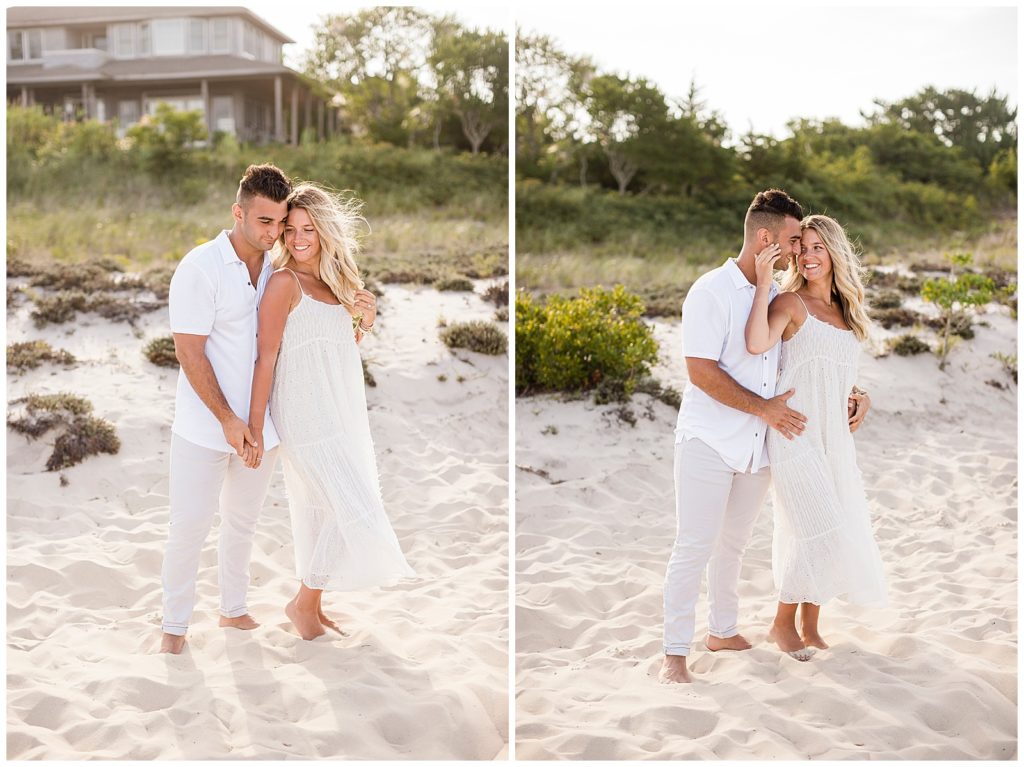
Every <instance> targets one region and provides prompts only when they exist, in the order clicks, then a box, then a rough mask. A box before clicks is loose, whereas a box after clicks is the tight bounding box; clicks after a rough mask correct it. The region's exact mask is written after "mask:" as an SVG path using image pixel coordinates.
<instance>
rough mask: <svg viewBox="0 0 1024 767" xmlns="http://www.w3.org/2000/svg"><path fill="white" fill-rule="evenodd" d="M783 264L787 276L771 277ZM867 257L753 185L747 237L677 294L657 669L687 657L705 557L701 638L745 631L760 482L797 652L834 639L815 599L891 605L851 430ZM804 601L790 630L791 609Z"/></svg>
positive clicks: (683, 673) (674, 677)
mask: <svg viewBox="0 0 1024 767" xmlns="http://www.w3.org/2000/svg"><path fill="white" fill-rule="evenodd" d="M776 269H780V270H784V273H783V277H782V284H781V290H780V289H779V287H778V286H777V285H776V283H775V281H774V280H773V272H774V270H776ZM860 270H861V266H860V263H859V261H858V259H857V256H856V253H855V251H854V249H853V247H852V245H851V243H850V241H849V240H848V238H847V236H846V233H845V231H844V230H843V228H842V226H840V225H839V224H838V223H837V222H836V221H835V220H833V219H831V218H829V217H827V216H822V215H811V216H807V217H804V215H803V210H802V208H801V207H800V205H799V204H798V203H797V202H796V201H795V200H794V199H793V198H792V197H790V196H789V195H788V194H786V193H785V192H783V191H781V190H778V189H770V190H767V191H764V192H760V193H759V194H758V195H757V196H756V197H755V198H754V200H753V202H752V203H751V205H750V207H749V209H748V210H747V214H746V218H745V220H744V240H743V249H742V250H741V252H740V254H739V256H738V257H736V258H735V259H729V260H728V261H726V262H725V264H723V265H722V266H720V267H718V268H716V269H713V270H712V271H710V272H708V273H707V274H704V275H702V276H701V277H700V279H698V280H697V281H696V282H695V283H694V285H693V287H692V288H691V289H690V291H689V293H688V294H687V297H686V300H685V302H684V304H683V355H684V356H685V357H686V367H687V372H688V374H689V383H688V384H687V386H686V390H685V393H684V395H683V401H682V405H681V407H680V410H679V419H678V423H677V427H676V445H675V461H674V476H675V495H676V521H677V529H676V539H675V543H674V545H673V547H672V555H671V558H670V560H669V563H668V568H667V571H666V575H665V591H664V611H665V627H664V651H665V658H664V662H663V665H662V669H661V672H660V675H659V678H660V680H661V681H662V682H665V683H672V682H690V681H692V677H691V675H690V671H689V670H688V669H687V666H686V659H687V657H688V656H689V654H690V650H691V645H692V642H693V635H694V624H695V611H696V603H697V597H698V595H699V592H700V585H701V580H702V576H703V573H704V571H705V568H706V570H707V575H708V596H709V608H710V615H709V620H708V636H707V638H706V640H705V646H706V647H707V649H708V650H710V651H717V650H746V649H749V648H750V647H751V644H750V643H749V642H748V641H747V640H746V639H745V638H744V637H743V636H742V635H741V634H740V633H739V596H738V592H737V589H738V585H739V577H740V565H741V559H742V555H743V550H744V549H745V548H746V545H747V542H748V541H749V539H750V535H751V532H752V530H753V527H754V522H755V520H756V518H757V514H758V512H759V511H760V508H761V504H762V502H763V500H764V497H765V495H766V494H767V492H768V489H769V485H770V486H771V489H772V494H773V507H774V514H775V520H774V527H775V529H774V535H773V541H772V573H773V576H774V580H775V588H776V591H777V593H778V605H777V608H776V615H775V619H774V621H773V623H772V626H771V629H770V630H769V633H768V637H769V639H770V640H771V641H773V642H775V644H776V645H778V647H779V648H780V649H781V650H782V651H783V652H785V653H787V654H788V655H789V656H791V657H793V658H795V659H796V660H799V661H807V660H810V659H811V657H813V655H814V653H815V651H816V649H826V648H827V647H828V644H827V643H826V642H825V641H824V640H823V639H822V637H821V634H820V632H819V627H818V620H819V615H820V610H821V606H822V605H823V604H825V603H826V602H828V601H829V600H831V599H833V598H835V597H841V598H843V599H845V600H846V601H848V602H851V603H854V604H860V605H870V606H881V605H884V604H885V603H886V585H885V574H884V570H883V567H882V561H881V557H880V555H879V551H878V546H877V544H876V543H875V540H874V536H873V534H872V530H871V519H870V516H869V513H868V508H867V500H866V498H865V494H864V487H863V483H862V480H861V474H860V471H859V469H858V468H857V457H856V451H855V447H854V442H853V436H852V433H853V432H854V431H856V430H857V428H858V427H859V426H860V424H862V423H863V422H864V417H865V416H866V414H867V412H868V409H869V408H870V399H869V398H868V396H867V394H866V392H864V391H863V390H861V389H859V388H858V387H857V386H856V385H855V383H856V380H855V379H856V375H857V356H858V353H859V349H860V343H861V342H862V341H863V340H864V339H865V338H866V337H867V329H868V324H869V320H868V317H867V312H866V307H865V305H864V288H863V284H862V282H861V278H860ZM798 610H799V623H800V626H799V628H798V627H797V614H798Z"/></svg>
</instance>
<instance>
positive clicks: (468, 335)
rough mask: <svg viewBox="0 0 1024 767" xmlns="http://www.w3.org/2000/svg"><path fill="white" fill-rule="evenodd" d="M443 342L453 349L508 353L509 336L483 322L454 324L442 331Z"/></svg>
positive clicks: (474, 321)
mask: <svg viewBox="0 0 1024 767" xmlns="http://www.w3.org/2000/svg"><path fill="white" fill-rule="evenodd" d="M441 340H442V341H443V342H444V344H445V346H447V347H449V348H451V349H455V348H459V349H469V350H470V351H473V352H479V353H481V354H505V353H507V352H508V336H506V335H505V333H504V332H503V331H502V330H501V328H499V327H497V326H496V325H492V324H491V323H489V322H484V321H482V320H473V321H471V322H453V323H451V324H450V325H448V326H447V327H445V328H443V329H442V330H441Z"/></svg>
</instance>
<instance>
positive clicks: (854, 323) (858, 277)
mask: <svg viewBox="0 0 1024 767" xmlns="http://www.w3.org/2000/svg"><path fill="white" fill-rule="evenodd" d="M808 229H812V230H814V232H815V233H817V235H818V236H819V237H820V238H821V241H822V242H823V243H825V248H826V250H828V255H829V257H830V258H831V259H832V296H833V297H834V298H835V299H836V300H838V301H839V307H840V309H842V312H843V319H844V320H846V324H847V325H849V326H850V330H852V331H853V333H854V335H855V336H857V339H858V340H859V341H863V340H864V339H865V338H867V337H868V328H869V327H870V326H871V320H870V318H869V317H868V313H867V309H866V307H865V305H864V280H863V274H864V267H863V266H862V265H861V263H860V258H858V256H857V252H856V251H855V250H854V248H853V245H852V244H851V242H850V238H849V237H847V236H846V232H845V231H844V229H843V227H842V225H841V224H840V223H839V222H838V221H836V220H835V219H834V218H829V217H828V216H822V215H818V214H815V215H811V216H807V217H806V218H804V220H803V221H801V222H800V231H801V232H806V231H807V230H808ZM806 284H807V280H805V279H804V276H803V275H802V274H800V270H799V269H798V268H797V262H796V259H793V261H791V262H790V264H789V268H788V269H787V270H786V273H785V274H784V275H783V276H782V289H783V290H784V291H792V292H796V291H798V290H800V289H801V288H802V287H803V286H804V285H806Z"/></svg>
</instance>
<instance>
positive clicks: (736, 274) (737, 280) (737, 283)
mask: <svg viewBox="0 0 1024 767" xmlns="http://www.w3.org/2000/svg"><path fill="white" fill-rule="evenodd" d="M228 247H230V245H228ZM725 270H726V271H727V272H729V277H731V278H732V285H733V287H734V288H737V289H741V288H752V287H754V286H753V285H751V284H750V283H749V282H748V281H747V278H746V277H744V276H743V272H742V271H741V270H740V268H739V267H738V266H737V265H736V259H735V258H730V259H728V260H727V261H726V262H725Z"/></svg>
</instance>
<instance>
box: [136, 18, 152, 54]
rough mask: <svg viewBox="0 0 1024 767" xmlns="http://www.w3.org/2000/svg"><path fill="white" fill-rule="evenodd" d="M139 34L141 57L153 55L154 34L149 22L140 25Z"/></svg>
mask: <svg viewBox="0 0 1024 767" xmlns="http://www.w3.org/2000/svg"><path fill="white" fill-rule="evenodd" d="M137 32H138V34H137V40H138V51H139V55H140V56H149V55H151V54H152V51H153V32H152V30H151V29H150V27H149V22H144V23H142V24H139V26H138V28H137Z"/></svg>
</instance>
